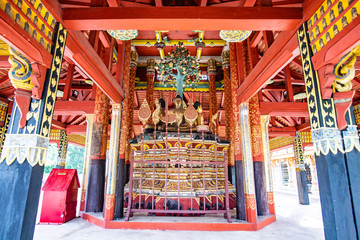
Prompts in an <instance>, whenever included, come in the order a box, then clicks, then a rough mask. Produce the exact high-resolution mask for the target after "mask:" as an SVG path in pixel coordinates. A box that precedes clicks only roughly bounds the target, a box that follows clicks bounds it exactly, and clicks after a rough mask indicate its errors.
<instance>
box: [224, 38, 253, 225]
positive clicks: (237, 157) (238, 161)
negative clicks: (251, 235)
mask: <svg viewBox="0 0 360 240" xmlns="http://www.w3.org/2000/svg"><path fill="white" fill-rule="evenodd" d="M229 51H230V74H231V92H232V96H231V97H232V110H233V116H232V125H233V131H232V135H231V144H232V146H233V150H234V165H235V167H232V168H231V170H234V173H235V174H234V176H233V184H235V187H236V218H237V219H240V220H246V207H245V205H246V204H245V192H244V167H243V161H242V155H241V139H240V116H239V107H238V104H237V100H236V96H237V89H238V87H239V77H240V75H241V72H238V59H242V58H243V55H242V54H241V52H240V53H238V52H237V47H236V44H235V43H232V42H230V43H229ZM238 55H239V56H238ZM248 199H249V197H248Z"/></svg>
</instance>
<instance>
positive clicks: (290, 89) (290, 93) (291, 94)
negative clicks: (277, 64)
mask: <svg viewBox="0 0 360 240" xmlns="http://www.w3.org/2000/svg"><path fill="white" fill-rule="evenodd" d="M284 72H285V86H286V92H287V96H286V98H287V100H288V101H289V102H293V101H294V91H293V86H292V83H291V72H290V67H289V65H287V66H286V67H285V69H284Z"/></svg>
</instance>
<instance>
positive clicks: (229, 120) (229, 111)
mask: <svg viewBox="0 0 360 240" xmlns="http://www.w3.org/2000/svg"><path fill="white" fill-rule="evenodd" d="M221 56H222V64H223V72H224V98H225V101H224V106H225V139H226V140H230V141H231V139H232V133H233V132H234V128H233V126H234V123H233V104H232V89H231V78H230V52H229V51H223V53H222V54H221ZM228 163H229V166H234V146H233V144H232V143H231V144H230V146H229V150H228ZM230 174H231V172H230ZM230 177H231V176H230ZM230 179H231V178H230Z"/></svg>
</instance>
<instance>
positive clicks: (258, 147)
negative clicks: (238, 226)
mask: <svg viewBox="0 0 360 240" xmlns="http://www.w3.org/2000/svg"><path fill="white" fill-rule="evenodd" d="M249 113H250V114H249V115H250V129H251V145H252V155H253V162H254V177H255V192H256V205H257V210H258V214H259V215H268V214H269V204H268V199H267V193H266V178H265V162H264V149H263V141H262V131H261V118H260V105H259V97H258V95H257V94H255V95H254V96H253V97H252V98H251V99H250V100H249Z"/></svg>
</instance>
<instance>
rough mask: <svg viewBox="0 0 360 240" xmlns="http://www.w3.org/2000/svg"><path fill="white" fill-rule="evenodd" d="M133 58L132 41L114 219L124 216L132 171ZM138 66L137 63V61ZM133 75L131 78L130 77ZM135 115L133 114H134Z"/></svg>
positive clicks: (126, 64)
mask: <svg viewBox="0 0 360 240" xmlns="http://www.w3.org/2000/svg"><path fill="white" fill-rule="evenodd" d="M131 56H134V57H135V56H137V55H134V54H132V52H131V41H126V42H125V56H124V77H123V90H124V92H125V99H124V101H123V108H122V119H121V120H122V123H121V137H120V152H119V164H118V180H117V181H118V182H117V184H116V199H115V212H114V218H115V219H119V218H122V217H123V214H124V186H125V184H126V182H127V181H128V174H129V169H130V164H129V163H130V162H129V158H127V159H126V155H127V154H126V153H127V151H130V148H129V136H131V133H132V132H131V131H132V121H133V119H132V115H131V113H132V112H133V109H134V108H133V105H134V89H135V71H134V70H136V68H135V69H134V66H130V64H131V65H134V61H132V62H133V63H131ZM135 64H136V61H135ZM130 74H131V77H130ZM132 114H133V113H132ZM128 155H129V154H128Z"/></svg>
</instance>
